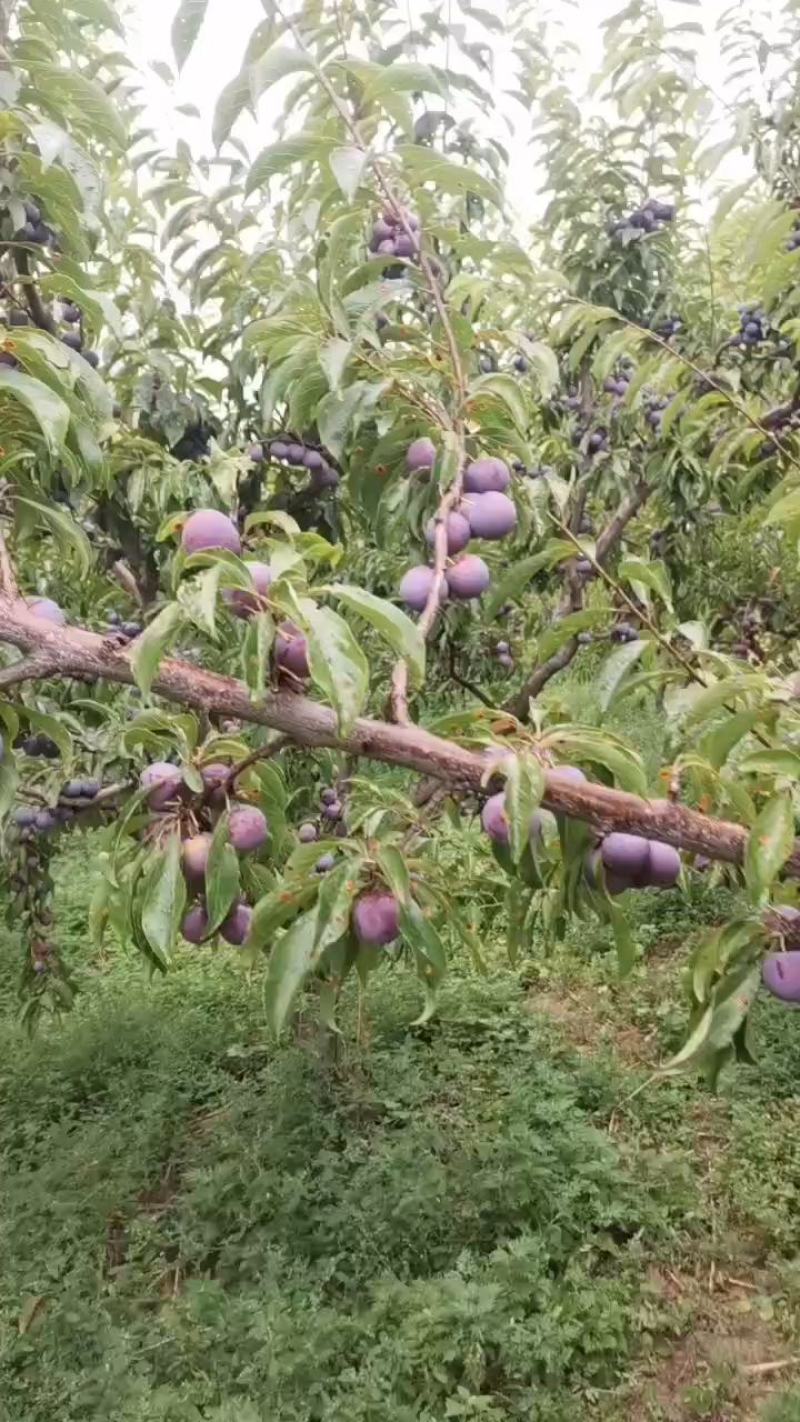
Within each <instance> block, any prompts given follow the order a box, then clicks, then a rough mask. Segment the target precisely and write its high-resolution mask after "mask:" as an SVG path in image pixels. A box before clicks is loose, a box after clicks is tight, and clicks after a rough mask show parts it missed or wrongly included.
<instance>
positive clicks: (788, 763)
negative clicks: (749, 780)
mask: <svg viewBox="0 0 800 1422" xmlns="http://www.w3.org/2000/svg"><path fill="white" fill-rule="evenodd" d="M736 771H737V774H740V775H784V776H789V777H790V779H792V780H800V755H798V753H797V751H792V750H782V749H780V748H778V747H776V748H775V749H774V750H761V751H753V754H752V755H746V756H744V757H743V759H742V760H740V761H737V764H736Z"/></svg>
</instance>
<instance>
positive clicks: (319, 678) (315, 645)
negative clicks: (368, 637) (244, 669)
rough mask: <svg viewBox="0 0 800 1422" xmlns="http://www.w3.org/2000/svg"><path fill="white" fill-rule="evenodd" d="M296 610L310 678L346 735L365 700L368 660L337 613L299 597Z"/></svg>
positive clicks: (362, 707)
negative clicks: (301, 624)
mask: <svg viewBox="0 0 800 1422" xmlns="http://www.w3.org/2000/svg"><path fill="white" fill-rule="evenodd" d="M299 608H300V612H301V615H302V618H303V622H304V625H305V627H306V629H307V631H308V652H309V663H310V666H311V679H312V681H313V682H314V684H315V686H318V687H319V689H320V691H321V692H322V694H323V696H325V697H327V699H328V700H329V701H330V704H331V705H332V706H333V708H334V710H335V711H336V715H337V717H338V721H339V730H340V732H341V733H342V735H346V734H347V733H348V732H349V731H350V730H351V729H352V726H353V722H354V721H355V719H356V717H357V716H359V715H360V714H361V712H362V710H363V709H364V703H365V702H366V699H367V693H368V691H369V667H368V666H367V659H366V657H365V656H364V653H363V652H362V650H361V648H360V647H359V645H358V642H357V641H356V639H355V637H354V636H353V633H352V632H351V630H350V628H349V627H348V625H347V623H346V622H345V620H344V618H343V617H340V616H339V614H338V612H334V611H333V609H332V608H330V607H318V606H317V604H316V603H314V602H312V601H311V599H310V598H300V599H299Z"/></svg>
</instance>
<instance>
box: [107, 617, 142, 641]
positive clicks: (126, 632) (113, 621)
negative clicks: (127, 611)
mask: <svg viewBox="0 0 800 1422" xmlns="http://www.w3.org/2000/svg"><path fill="white" fill-rule="evenodd" d="M106 630H107V631H108V632H110V633H111V635H112V636H113V637H114V638H115V639H116V640H117V641H119V642H123V643H124V642H132V641H133V640H134V638H135V637H141V635H142V633H143V631H144V627H143V625H142V623H141V622H123V620H122V618H121V617H120V615H119V613H118V612H110V613H109V614H108V622H107V624H106Z"/></svg>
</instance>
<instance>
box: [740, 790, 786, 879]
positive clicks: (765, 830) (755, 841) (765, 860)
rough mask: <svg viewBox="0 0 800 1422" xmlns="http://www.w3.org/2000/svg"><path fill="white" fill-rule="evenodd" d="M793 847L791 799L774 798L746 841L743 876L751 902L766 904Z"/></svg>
mask: <svg viewBox="0 0 800 1422" xmlns="http://www.w3.org/2000/svg"><path fill="white" fill-rule="evenodd" d="M793 846H794V812H793V810H792V802H791V799H790V798H789V796H788V795H775V796H773V798H772V799H771V800H768V801H767V803H766V805H765V806H764V808H763V810H762V811H761V812H760V814H759V816H758V818H757V820H756V822H755V824H754V825H753V828H752V829H751V831H750V836H749V839H748V841H747V850H746V852H745V860H744V874H745V879H746V881H747V887H748V889H749V891H750V895H751V898H752V899H753V901H754V902H755V903H760V902H761V901H763V899H764V896H765V894H766V891H767V889H768V888H769V886H770V885H771V884H772V882H773V880H774V879H775V878H776V877H777V875H778V874H779V873H780V871H781V869H782V868H783V866H784V864H785V863H786V860H787V859H788V858H789V855H790V854H791V852H792V848H793Z"/></svg>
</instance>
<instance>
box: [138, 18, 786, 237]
mask: <svg viewBox="0 0 800 1422" xmlns="http://www.w3.org/2000/svg"><path fill="white" fill-rule="evenodd" d="M129 3H130V5H131V9H132V15H133V33H132V40H133V48H134V54H135V58H136V59H137V61H138V62H139V64H140V66H141V68H142V69H143V70H146V69H147V66H149V64H151V63H152V62H153V61H154V60H159V59H160V60H167V61H168V62H169V63H170V64H171V63H173V54H172V46H171V42H170V27H171V25H172V21H173V18H174V16H175V12H176V10H177V8H178V0H129ZM419 3H420V0H408V7H409V9H410V11H411V13H412V14H413V12H414V10H415V9H416V8H417V6H418V5H419ZM483 3H484V4H486V5H487V6H488V7H491V8H499V7H498V6H497V5H496V0H483ZM558 3H559V0H551V6H550V8H551V10H552V11H553V12H556V13H557V11H558ZM660 3H661V6H662V10H663V11H664V13H665V16H666V18H667V19H670V18H676V19H681V20H692V21H699V22H701V23H702V24H703V26H704V28H705V32H706V34H705V39H704V40H702V41H699V54H700V61H701V67H702V69H703V71H704V72H705V74H706V76H707V78H708V79H709V80H710V81H711V82H714V81H715V80H716V81H718V76H719V69H720V63H719V51H718V46H717V42H716V38H715V24H716V21H717V18H718V16H719V14H720V13H721V11H722V10H723V9H724V8H726V7H727V6H729V5H730V0H701V3H700V4H698V5H696V6H694V5H693V6H691V7H689V6H688V5H687V4H686V0H683V3H680V0H660ZM765 3H766V5H767V8H768V9H770V8H772V9H773V13H775V11H776V8H777V0H765ZM621 4H622V0H582V3H581V4H580V6H579V13H580V23H579V24H578V25H577V27H575V26H574V25H573V26H572V28H573V34H572V38H573V40H575V41H577V42H578V43H579V44H580V48H581V51H582V55H583V61H584V64H583V67H584V70H585V74H584V75H576V90H578V91H580V89H581V88H582V85H583V80H584V78H585V77H586V76H587V75H588V74H590V73H591V72H593V71H594V70H595V69H597V68H598V67H599V65H600V62H601V57H602V33H601V25H602V22H603V20H604V19H605V18H607V16H608V15H609V14H611V13H614V12H615V11H617V10H619V9H620V8H621ZM401 13H402V15H403V16H405V15H406V14H407V13H408V9H407V8H406V0H404V3H403V7H402V11H401ZM574 13H575V12H574V11H573V10H572V8H571V7H568V6H566V5H565V6H564V14H565V16H574ZM263 18H264V10H263V8H262V6H261V3H260V0H209V5H208V12H207V15H206V19H205V22H204V24H203V28H202V30H201V33H200V38H199V39H198V42H197V45H196V47H195V49H194V51H193V53H192V55H191V57H190V59H189V61H188V63H187V65H186V67H185V69H184V71H183V73H182V74H181V76H180V79H179V81H178V84H177V86H176V89H175V90H172V91H171V90H170V89H169V87H168V86H165V85H164V84H162V82H161V81H160V80H158V79H157V78H156V77H155V76H153V75H152V74H151V75H150V79H151V83H150V97H151V103H152V112H151V115H150V117H151V120H152V121H153V122H155V123H156V124H157V125H158V127H159V128H161V129H162V131H163V133H164V136H165V139H166V141H167V144H168V145H169V136H170V134H172V135H173V136H178V135H180V136H182V137H184V138H186V139H187V140H188V142H189V143H190V145H191V147H192V149H193V151H194V152H197V153H202V152H205V153H210V152H211V142H210V123H211V115H212V113H213V110H214V105H215V103H216V100H217V97H218V95H219V93H220V90H221V89H222V88H223V86H224V85H225V84H226V83H227V81H228V80H229V79H230V78H232V77H233V75H234V74H236V73H237V72H238V69H239V66H240V63H241V59H242V54H243V51H244V48H245V45H246V43H247V41H248V39H249V37H250V34H251V33H252V31H253V29H254V28H255V26H256V25H257V24H258V23H259V22H260V21H262V20H263ZM692 42H694V40H693V41H692ZM497 64H498V68H499V70H500V75H499V77H500V80H501V83H500V86H499V87H502V76H503V68H504V56H503V54H502V45H501V46H499V52H498V56H497ZM180 103H192V104H195V105H196V106H197V108H198V109H199V110H200V111H201V114H202V116H203V118H202V121H200V122H198V121H197V120H191V119H187V118H183V117H182V116H181V115H177V116H176V115H175V106H176V105H177V104H180ZM517 112H518V111H517ZM270 129H271V123H270V118H269V111H268V109H267V110H266V111H264V112H262V113H260V114H259V124H258V127H255V126H253V125H249V126H243V127H242V128H241V129H240V130H238V132H239V133H240V136H241V137H243V139H244V141H245V142H246V143H247V145H248V147H251V148H252V151H253V153H254V154H255V153H256V152H257V151H258V150H259V149H260V148H261V147H263V146H264V145H265V144H267V143H269V142H271V140H272V138H273V136H274V135H273V133H272V132H271V131H270ZM497 136H498V137H501V138H503V139H504V140H505V141H506V142H508V141H509V137H510V139H511V141H510V149H511V172H510V174H509V182H508V193H509V195H510V199H511V202H512V205H513V206H514V207H515V208H516V211H517V213H518V214H519V215H520V216H522V218H523V219H525V218H526V217H528V218H529V217H530V216H531V215H532V213H533V212H534V211H535V195H534V190H535V187H536V183H535V181H534V175H533V174H532V171H531V164H530V155H529V153H528V151H527V148H526V145H525V139H524V136H523V138H522V139H521V140H519V141H517V142H516V143H515V142H514V140H513V135H509V134H507V133H506V134H500V133H499V132H498V135H497Z"/></svg>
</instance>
